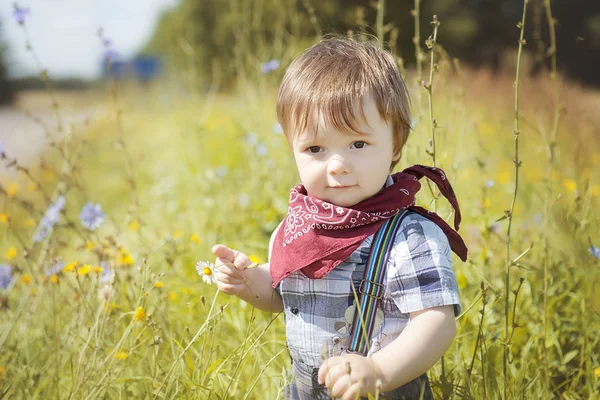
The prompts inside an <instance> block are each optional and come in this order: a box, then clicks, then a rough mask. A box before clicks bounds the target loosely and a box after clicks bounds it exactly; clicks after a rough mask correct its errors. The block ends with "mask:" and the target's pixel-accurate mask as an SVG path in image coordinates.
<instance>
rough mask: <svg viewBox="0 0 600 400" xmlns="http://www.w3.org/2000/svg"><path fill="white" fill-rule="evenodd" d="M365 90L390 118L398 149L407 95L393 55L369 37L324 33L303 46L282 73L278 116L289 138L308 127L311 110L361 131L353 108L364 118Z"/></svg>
mask: <svg viewBox="0 0 600 400" xmlns="http://www.w3.org/2000/svg"><path fill="white" fill-rule="evenodd" d="M369 95H372V96H373V98H374V100H375V103H376V105H377V110H378V111H379V115H380V116H381V118H382V119H383V120H384V121H386V122H387V123H391V125H392V134H393V140H394V155H399V154H400V151H401V150H402V148H403V147H404V144H405V143H406V139H407V138H408V133H409V132H410V112H409V109H410V98H409V95H408V90H407V89H406V85H405V84H404V80H403V79H402V76H401V74H400V70H399V69H398V66H397V64H396V61H395V60H394V57H393V56H392V54H390V53H389V52H387V51H384V50H382V49H380V48H379V46H378V43H377V42H376V41H375V40H372V39H371V40H368V41H359V40H357V39H351V38H345V37H332V38H326V39H323V40H321V41H319V42H318V43H316V44H314V45H313V46H312V47H310V48H308V49H307V50H305V51H304V52H302V53H301V54H300V55H299V56H298V57H297V58H296V59H295V60H294V61H293V62H292V63H291V64H290V66H289V67H288V69H287V71H286V73H285V76H284V77H283V81H282V83H281V86H280V88H279V93H278V96H277V118H278V119H279V123H280V124H281V127H282V128H283V131H284V133H285V135H286V137H287V139H288V141H290V142H291V140H292V139H293V138H294V137H295V136H296V135H298V134H299V133H301V132H303V131H304V130H305V129H307V128H311V126H312V124H313V122H312V121H313V119H314V113H315V112H316V113H317V116H320V115H321V114H323V117H324V121H325V123H326V124H327V125H329V126H332V127H333V128H335V129H336V130H339V131H345V132H352V133H360V132H359V131H358V128H357V126H358V122H357V115H355V110H360V112H361V115H360V117H361V118H362V119H363V120H365V115H364V110H363V108H362V102H363V100H364V99H365V98H366V97H367V96H369ZM317 120H318V118H317ZM397 162H398V161H395V162H393V163H392V165H391V166H390V170H391V169H393V168H394V166H395V165H396V163H397Z"/></svg>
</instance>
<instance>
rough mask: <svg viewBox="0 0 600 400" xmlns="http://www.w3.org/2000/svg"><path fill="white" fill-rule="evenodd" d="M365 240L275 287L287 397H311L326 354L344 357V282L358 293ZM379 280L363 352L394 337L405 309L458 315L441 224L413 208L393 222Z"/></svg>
mask: <svg viewBox="0 0 600 400" xmlns="http://www.w3.org/2000/svg"><path fill="white" fill-rule="evenodd" d="M276 232H277V231H275V232H274V233H273V235H272V236H271V243H270V246H269V249H271V247H272V244H273V240H274V238H275V233H276ZM372 240H373V235H372V236H370V237H368V238H367V239H365V240H364V241H363V243H361V245H360V246H359V247H358V248H357V249H356V250H355V251H354V252H353V253H352V254H351V255H350V257H348V258H347V259H346V260H344V261H343V262H342V263H341V264H339V265H338V266H337V267H336V268H334V269H333V270H332V271H331V272H330V273H329V274H327V275H326V276H325V277H324V278H322V279H309V278H307V277H306V276H305V275H304V274H303V273H302V272H301V271H297V272H295V273H292V274H291V275H290V276H288V277H287V278H285V279H284V280H283V281H282V282H281V283H280V284H279V286H278V291H279V293H280V294H281V297H282V299H283V304H284V313H285V324H286V338H287V345H288V348H289V351H290V355H291V356H292V359H293V364H294V371H293V372H294V375H295V382H294V383H293V385H292V386H291V387H288V388H287V389H286V391H287V395H286V397H287V398H294V399H302V398H319V397H320V395H318V394H317V392H315V391H314V387H315V383H316V376H315V373H316V371H318V367H319V366H320V365H321V363H322V362H323V360H324V359H326V358H328V357H332V356H337V355H342V354H345V352H346V348H347V344H348V341H349V334H350V328H351V327H350V326H349V324H351V323H352V317H353V316H354V306H353V303H354V295H353V292H352V289H351V286H350V282H353V284H354V287H355V290H356V293H358V289H359V286H360V282H361V280H362V279H363V277H364V272H365V267H366V264H367V260H368V257H369V251H370V248H371V242H372ZM269 254H270V252H269ZM384 283H385V293H384V298H383V304H381V303H380V304H379V310H378V314H379V316H378V318H377V319H376V322H375V327H374V330H373V335H372V337H371V346H370V351H369V354H368V355H372V354H373V353H374V352H376V351H378V350H379V349H381V348H383V347H385V346H386V345H387V344H389V343H390V342H391V341H393V340H394V339H395V338H397V337H398V335H400V333H401V332H402V330H403V329H404V327H405V326H406V324H407V323H408V321H409V313H410V312H414V311H420V310H424V309H427V308H432V307H439V306H445V305H454V314H455V315H458V314H459V313H460V310H461V306H460V299H459V294H458V286H457V283H456V279H455V277H454V273H453V272H452V253H451V250H450V245H449V244H448V239H447V237H446V235H445V234H444V232H443V231H442V230H441V228H439V227H438V226H437V225H436V224H435V223H433V222H431V221H430V220H428V219H427V218H425V217H423V216H421V215H419V214H417V213H413V212H409V213H407V215H406V216H405V217H404V219H403V220H402V222H401V225H400V228H399V230H398V232H397V234H396V237H395V240H394V245H393V247H392V250H391V252H390V257H389V261H388V266H387V270H386V277H385V279H384ZM382 306H383V307H382ZM418 379H419V378H418ZM415 381H416V380H415ZM327 396H328V393H327V392H326V391H324V392H323V398H329V399H330V398H331V396H330V395H329V397H327ZM394 397H395V396H394Z"/></svg>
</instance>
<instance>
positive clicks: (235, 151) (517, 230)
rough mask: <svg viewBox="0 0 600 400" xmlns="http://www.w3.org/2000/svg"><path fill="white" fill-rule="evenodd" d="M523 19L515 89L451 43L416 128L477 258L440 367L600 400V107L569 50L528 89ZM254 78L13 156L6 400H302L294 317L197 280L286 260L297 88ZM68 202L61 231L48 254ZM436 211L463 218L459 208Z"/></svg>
mask: <svg viewBox="0 0 600 400" xmlns="http://www.w3.org/2000/svg"><path fill="white" fill-rule="evenodd" d="M381 4H383V2H381ZM418 4H419V1H418V0H417V1H415V5H416V6H415V10H416V11H415V15H416V18H419V12H418ZM307 5H310V4H309V3H307ZM545 7H546V14H547V18H549V21H553V19H552V12H551V8H550V4H549V2H546V4H545ZM380 10H383V7H382V8H380ZM378 20H379V21H380V22H381V21H383V19H382V17H380V18H379V19H378ZM434 21H436V20H435V19H434ZM524 23H525V9H524V12H523V20H522V21H521V26H520V28H521V33H520V34H521V36H520V39H519V46H518V47H517V46H515V52H517V59H516V60H515V63H514V64H513V65H514V70H513V71H511V72H510V75H509V73H506V74H504V75H499V76H494V77H492V76H490V75H489V74H488V73H487V72H486V71H485V70H469V69H464V68H463V69H461V70H460V71H457V70H456V66H457V63H455V62H453V60H451V59H450V58H449V56H448V55H447V54H446V53H445V52H443V51H435V50H436V49H438V48H436V47H435V43H436V42H437V36H436V34H435V32H437V31H436V30H435V31H434V35H433V36H432V39H433V40H434V42H435V43H434V45H433V46H431V48H430V51H431V53H430V57H431V58H430V70H429V72H430V77H429V83H430V87H432V86H433V82H434V77H433V73H434V72H435V73H436V80H435V110H434V109H433V106H432V102H433V98H432V95H433V91H431V92H430V93H429V96H430V97H429V98H428V100H427V101H425V99H424V96H423V97H421V95H420V94H419V92H421V93H422V92H423V88H419V87H418V86H412V90H413V98H414V99H415V101H414V103H413V108H414V109H413V115H415V116H421V115H429V117H430V118H429V121H428V122H429V123H427V124H426V123H421V119H420V118H417V119H416V120H415V126H414V132H413V134H412V137H411V138H410V139H409V142H408V145H407V148H406V152H405V154H404V155H403V157H402V161H401V165H400V166H399V167H398V168H399V169H402V168H403V167H406V166H408V165H409V164H412V163H415V162H420V163H427V162H428V152H433V154H435V163H436V165H438V166H439V167H441V168H444V169H445V170H446V172H447V175H448V176H449V179H450V180H451V182H452V184H453V186H454V188H455V191H456V193H457V195H458V197H459V200H460V204H461V208H462V211H463V225H462V229H461V233H462V234H463V236H464V238H465V240H466V242H467V244H468V246H469V249H470V259H469V261H468V262H466V263H461V262H459V261H458V260H457V262H456V264H455V266H454V270H455V273H456V277H457V281H458V284H459V287H460V290H461V299H462V305H463V310H464V311H463V313H462V314H461V315H460V316H459V317H458V318H457V324H458V335H457V338H456V340H455V341H454V343H453V345H452V347H451V348H450V350H449V351H448V352H447V353H446V356H445V357H444V362H443V363H440V364H439V365H437V366H435V367H434V368H433V369H432V370H431V372H430V377H431V379H432V383H433V389H434V392H435V393H436V394H437V395H438V396H439V397H443V398H498V397H503V398H517V397H523V398H552V397H562V398H594V396H596V395H597V392H598V390H599V387H600V386H599V378H598V375H600V369H599V368H600V360H599V359H598V354H600V334H599V332H600V319H599V318H598V316H599V314H600V301H599V300H598V297H597V296H594V295H593V290H594V288H595V287H597V285H598V284H600V272H599V271H600V269H599V267H600V265H599V263H600V261H599V260H597V259H596V258H595V257H594V256H593V255H592V254H591V253H590V252H589V251H588V248H589V244H588V237H591V238H592V241H593V243H595V244H596V245H599V244H600V243H598V242H599V241H600V237H599V236H598V229H597V226H598V223H600V220H599V219H598V217H597V212H595V211H596V210H597V208H598V207H599V206H600V172H599V171H600V144H599V143H598V141H597V139H598V138H597V135H596V133H595V128H596V127H597V126H598V125H599V124H600V120H599V117H598V116H597V115H595V114H591V113H589V112H588V110H593V109H594V107H595V106H596V103H595V102H596V101H597V100H596V98H597V96H598V93H597V92H594V91H589V90H587V89H585V88H581V87H578V86H577V85H576V84H573V83H568V82H565V81H563V80H562V79H561V77H560V76H559V75H558V73H557V71H556V69H555V68H556V67H555V65H556V64H555V60H554V57H555V44H552V43H551V44H550V47H549V50H548V55H549V56H550V57H551V65H552V67H551V69H550V71H549V73H548V74H547V75H546V76H541V77H538V78H535V79H534V78H529V77H524V76H523V75H520V74H519V63H520V60H521V59H522V57H524V56H525V55H524V53H522V51H521V49H522V46H523V44H524V40H525V38H524V36H523V27H524ZM550 25H551V27H552V29H553V27H554V25H553V24H550ZM378 26H380V25H378ZM433 28H434V29H437V25H434V26H433ZM380 32H382V33H383V32H386V33H384V35H385V34H388V35H391V34H392V33H393V30H391V29H384V28H383V27H381V31H380ZM416 32H417V35H418V31H416ZM442 33H443V31H442ZM416 37H417V38H418V36H416ZM441 38H442V39H443V34H442V35H441ZM418 41H419V39H417V42H418ZM415 44H416V47H415V48H416V52H417V59H418V60H419V59H420V58H422V57H419V56H418V54H419V51H420V45H422V44H421V43H415ZM265 46H267V44H265ZM31 47H32V48H33V46H31ZM434 51H435V53H434ZM284 53H285V54H288V55H289V54H292V53H293V50H292V49H287V50H285V52H284ZM434 56H435V57H436V58H435V62H434V58H433V57H434ZM435 65H437V68H434V66H435ZM244 68H246V67H244ZM434 70H435V71H434ZM255 72H256V71H246V73H245V74H244V81H243V82H242V81H240V82H241V83H240V85H239V87H238V91H236V92H227V93H225V92H220V93H217V89H216V88H218V87H219V84H218V82H215V83H214V84H213V85H212V89H208V91H207V93H195V92H191V93H190V94H191V96H188V97H185V96H181V88H180V87H178V86H177V85H170V84H168V83H161V84H157V85H156V86H152V87H148V88H143V89H142V88H135V87H132V86H129V85H127V84H124V83H117V82H112V83H110V84H109V85H107V88H106V92H105V94H104V95H103V96H102V97H99V98H98V100H97V103H98V106H99V107H102V108H103V109H104V110H106V112H105V114H104V115H103V116H102V117H100V118H98V119H97V120H95V121H92V122H91V123H89V124H88V125H86V126H73V127H70V128H69V129H63V130H62V131H61V130H60V129H59V128H58V127H59V126H62V124H60V123H58V122H57V124H56V125H55V126H54V127H51V128H47V135H48V137H49V138H50V143H51V145H50V146H49V147H48V149H47V151H46V152H45V153H44V155H43V156H42V159H41V160H39V162H38V161H35V162H30V163H24V162H23V161H22V160H19V157H18V154H16V153H13V149H10V148H7V149H5V152H6V154H5V155H4V156H3V157H2V162H3V163H5V164H6V165H8V166H11V167H12V168H15V169H17V170H18V172H19V174H18V175H17V178H13V177H10V176H7V177H4V178H2V179H0V196H1V198H2V205H1V206H0V232H1V234H0V256H1V257H3V258H4V262H5V263H6V264H7V265H9V266H10V268H11V271H12V280H11V282H10V284H9V285H8V287H7V288H6V289H4V290H2V289H0V315H1V316H2V317H1V318H0V349H1V350H2V351H0V398H28V399H29V398H117V397H128V398H129V397H134V398H235V399H238V398H242V399H244V398H260V399H263V398H269V399H271V398H281V396H282V387H283V385H284V384H285V383H286V382H287V381H288V379H289V376H288V370H289V366H290V364H289V357H288V356H287V354H286V351H285V334H284V328H283V321H282V317H281V316H280V315H271V314H267V313H263V312H259V311H256V310H254V309H252V308H251V307H250V306H248V305H246V304H245V303H243V302H241V301H238V300H237V299H235V298H228V297H227V296H225V295H222V294H218V293H217V292H216V290H215V287H214V286H209V285H206V284H204V283H203V282H202V280H201V279H200V277H199V276H198V275H197V273H196V270H195V268H194V265H195V263H196V261H198V260H208V259H210V258H211V253H210V248H211V246H212V244H214V243H216V242H221V243H226V244H228V245H230V246H232V247H235V248H239V249H243V250H245V251H246V252H248V253H249V254H251V255H252V256H253V257H255V258H257V259H259V260H261V261H265V260H266V257H267V255H266V253H267V242H268V238H269V236H270V233H271V232H272V231H273V229H274V228H275V227H276V226H277V224H278V223H279V221H280V220H281V218H283V216H284V215H285V212H286V210H287V194H288V189H289V188H290V187H291V186H292V185H294V184H296V183H297V181H298V177H297V174H296V172H295V167H294V162H293V159H292V157H291V155H290V154H289V150H288V148H287V145H286V143H285V140H284V138H283V136H282V135H281V134H280V133H279V131H278V127H277V126H276V120H275V113H274V102H275V95H276V89H277V87H276V83H277V76H273V75H260V74H258V73H257V72H256V73H255ZM513 72H514V73H515V74H514V75H512V73H513ZM276 73H277V72H275V74H276ZM407 74H408V76H407V82H414V81H415V79H416V78H418V77H419V75H421V74H422V71H421V72H419V70H417V71H407ZM511 75H512V76H514V78H513V77H512V76H511ZM513 84H514V87H513V86H512V85H513ZM419 89H420V90H419ZM548 94H551V95H548ZM561 99H564V100H561ZM567 99H568V104H569V113H564V112H562V110H563V105H561V104H567ZM421 100H423V101H421ZM59 103H60V96H59V95H58V94H56V97H55V99H54V100H49V104H48V107H50V108H52V107H56V109H57V110H58V111H59V112H60V108H59V107H58V106H55V105H54V104H57V105H58V104H59ZM549 104H550V105H551V107H549V106H548V105H549ZM433 111H435V114H433ZM434 115H435V118H433V116H434ZM57 121H58V119H57ZM435 121H443V123H439V124H437V125H433V124H434V122H435ZM559 122H560V123H559ZM547 126H550V128H547ZM508 130H510V131H512V132H513V133H514V135H515V142H514V143H512V142H511V141H510V140H507V135H506V132H507V131H508ZM521 130H523V131H526V132H527V135H521V136H518V135H517V134H518V133H519V132H520V131H521ZM430 139H431V140H435V141H436V144H435V147H434V148H433V149H432V150H430V145H429V141H430ZM517 140H518V141H517ZM559 149H560V152H558V150H559ZM521 163H522V164H521ZM514 174H516V177H518V181H517V179H516V177H515V179H514V180H513V179H512V177H513V176H514ZM517 191H518V202H517V201H516V200H517ZM61 195H62V196H65V207H64V209H62V211H61V212H60V214H59V218H58V222H57V223H56V224H55V225H53V228H52V229H51V230H50V231H49V232H47V235H46V237H45V238H44V239H43V240H41V241H39V242H36V241H33V237H34V236H35V234H36V233H39V229H40V228H39V223H40V220H41V219H42V217H43V216H44V214H45V213H46V212H47V209H48V207H49V206H50V204H51V203H53V202H56V201H57V199H58V198H59V197H60V196H61ZM434 201H435V195H434V194H432V193H429V192H426V191H423V192H422V193H420V194H419V203H420V204H423V205H425V206H427V205H429V204H431V203H432V202H434ZM88 202H93V203H98V204H100V205H101V207H102V210H103V211H104V212H105V213H106V219H105V221H104V223H103V224H102V225H101V226H100V227H99V228H98V229H95V230H89V229H86V228H85V227H84V226H83V225H82V223H81V221H80V219H79V214H80V211H81V208H82V206H83V205H85V204H86V203H88ZM507 204H510V208H509V209H508V210H507ZM437 209H438V212H439V213H440V215H442V216H443V217H444V218H448V217H449V216H451V212H452V211H451V210H450V209H449V207H448V205H447V204H445V202H439V204H438V206H437ZM503 215H505V216H506V217H507V218H506V219H507V221H506V222H508V225H502V224H500V223H498V222H496V221H497V220H499V219H501V218H502V216H503ZM531 243H534V245H533V247H531ZM515 255H516V256H515ZM75 261H77V262H78V263H77V264H75V263H74V262H75ZM58 262H63V263H64V264H63V265H62V267H60V268H57V269H55V270H50V268H51V267H53V266H55V265H57V263H58ZM87 266H89V268H88V267H87ZM96 267H100V268H102V270H100V268H96ZM107 271H109V272H110V274H108V275H107V274H106V273H107ZM514 282H518V283H516V284H515V283H514Z"/></svg>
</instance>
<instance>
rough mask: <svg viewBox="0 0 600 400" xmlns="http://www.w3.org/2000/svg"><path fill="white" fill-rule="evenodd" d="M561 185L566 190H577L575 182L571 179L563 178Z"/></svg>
mask: <svg viewBox="0 0 600 400" xmlns="http://www.w3.org/2000/svg"><path fill="white" fill-rule="evenodd" d="M563 187H564V188H565V189H566V190H567V192H571V193H573V192H575V191H576V190H577V182H575V181H574V180H573V179H565V180H563Z"/></svg>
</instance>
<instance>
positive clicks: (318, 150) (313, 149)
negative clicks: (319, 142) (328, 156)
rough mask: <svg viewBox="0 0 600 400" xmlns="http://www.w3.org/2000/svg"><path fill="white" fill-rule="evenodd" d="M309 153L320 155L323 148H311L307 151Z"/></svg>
mask: <svg viewBox="0 0 600 400" xmlns="http://www.w3.org/2000/svg"><path fill="white" fill-rule="evenodd" d="M306 150H307V151H308V152H309V153H318V152H320V151H321V146H310V147H309V148H307V149H306Z"/></svg>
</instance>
